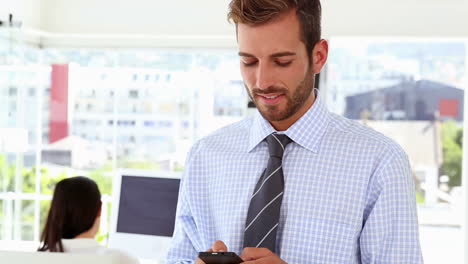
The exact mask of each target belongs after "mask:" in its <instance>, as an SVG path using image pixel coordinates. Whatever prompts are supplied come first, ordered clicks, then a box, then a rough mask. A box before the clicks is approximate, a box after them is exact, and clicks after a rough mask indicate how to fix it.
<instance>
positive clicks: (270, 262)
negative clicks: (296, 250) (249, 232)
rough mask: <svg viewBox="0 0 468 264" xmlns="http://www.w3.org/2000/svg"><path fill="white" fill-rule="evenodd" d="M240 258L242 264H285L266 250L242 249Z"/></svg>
mask: <svg viewBox="0 0 468 264" xmlns="http://www.w3.org/2000/svg"><path fill="white" fill-rule="evenodd" d="M240 257H241V258H242V259H243V260H244V261H245V262H242V264H287V263H286V262H285V261H284V260H282V259H280V258H279V257H278V256H277V255H275V253H273V252H271V251H270V250H269V249H267V248H253V247H248V248H244V251H242V255H241V256H240Z"/></svg>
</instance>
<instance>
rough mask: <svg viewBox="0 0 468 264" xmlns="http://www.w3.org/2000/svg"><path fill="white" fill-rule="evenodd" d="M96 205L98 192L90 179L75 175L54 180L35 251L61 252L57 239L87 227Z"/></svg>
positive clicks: (95, 215)
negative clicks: (52, 190)
mask: <svg viewBox="0 0 468 264" xmlns="http://www.w3.org/2000/svg"><path fill="white" fill-rule="evenodd" d="M100 209H101V193H100V192H99V188H98V186H97V184H96V183H95V182H94V181H93V180H91V179H89V178H86V177H82V176H78V177H72V178H68V179H64V180H61V181H60V182H58V183H57V185H56V186H55V191H54V196H53V198H52V203H51V206H50V210H49V215H48V216H47V222H46V224H45V227H44V230H43V232H42V235H41V243H42V245H41V246H40V247H39V249H38V251H50V252H63V245H62V241H61V239H62V238H65V239H71V238H75V237H76V236H78V235H79V234H81V233H84V232H86V231H88V230H90V229H91V227H92V226H93V224H94V222H95V220H96V217H97V216H98V214H99V210H100Z"/></svg>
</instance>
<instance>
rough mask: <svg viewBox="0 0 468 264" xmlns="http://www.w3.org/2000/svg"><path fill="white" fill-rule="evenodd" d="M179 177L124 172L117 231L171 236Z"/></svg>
mask: <svg viewBox="0 0 468 264" xmlns="http://www.w3.org/2000/svg"><path fill="white" fill-rule="evenodd" d="M179 184H180V180H179V179H168V178H153V177H137V176H126V175H122V180H121V187H120V201H119V210H118V217H117V227H116V231H117V232H120V233H130V234H141V235H152V236H165V237H171V236H172V234H173V232H174V223H175V215H176V208H177V198H178V194H179Z"/></svg>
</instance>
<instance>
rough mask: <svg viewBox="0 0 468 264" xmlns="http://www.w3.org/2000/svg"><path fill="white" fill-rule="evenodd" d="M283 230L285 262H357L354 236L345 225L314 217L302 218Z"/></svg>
mask: <svg viewBox="0 0 468 264" xmlns="http://www.w3.org/2000/svg"><path fill="white" fill-rule="evenodd" d="M300 222H301V223H296V224H295V226H294V227H290V228H288V231H286V230H285V233H284V236H283V243H282V249H283V250H282V253H281V255H282V256H283V257H284V259H285V260H286V261H288V262H289V263H304V264H305V263H314V264H334V263H336V264H338V263H339V264H343V263H346V264H348V263H358V261H357V260H356V256H355V255H356V254H355V252H356V250H357V239H356V235H355V231H354V230H353V227H352V226H351V225H348V224H344V223H340V222H337V221H331V220H322V219H318V218H307V217H305V218H303V219H302V220H301V221H300Z"/></svg>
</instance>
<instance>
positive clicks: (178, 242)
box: [166, 143, 200, 264]
mask: <svg viewBox="0 0 468 264" xmlns="http://www.w3.org/2000/svg"><path fill="white" fill-rule="evenodd" d="M197 146H198V143H197V144H195V145H194V146H193V147H192V149H191V150H190V152H189V154H188V156H187V161H186V163H185V169H184V173H183V176H182V180H181V185H180V191H179V199H178V204H177V213H176V222H175V229H174V234H173V236H172V242H171V246H170V248H169V251H168V254H167V259H166V262H167V264H188V263H194V262H195V259H196V258H197V256H198V251H197V250H196V245H198V244H199V237H200V236H199V235H198V229H197V227H196V225H195V221H194V218H193V215H192V213H191V210H190V203H189V199H188V194H189V188H188V187H189V183H188V178H189V177H191V176H195V175H191V174H192V173H193V167H194V164H193V163H192V162H193V156H194V155H195V152H196V148H197Z"/></svg>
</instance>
